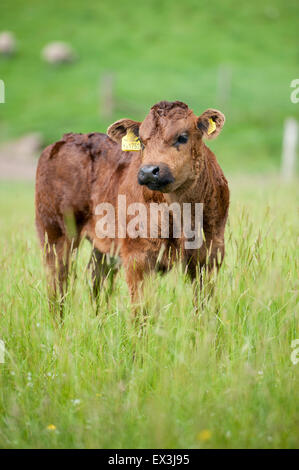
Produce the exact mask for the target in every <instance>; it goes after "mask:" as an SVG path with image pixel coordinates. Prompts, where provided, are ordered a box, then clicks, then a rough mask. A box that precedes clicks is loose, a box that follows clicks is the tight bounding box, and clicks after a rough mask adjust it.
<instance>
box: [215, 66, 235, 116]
mask: <svg viewBox="0 0 299 470" xmlns="http://www.w3.org/2000/svg"><path fill="white" fill-rule="evenodd" d="M231 81H232V69H231V67H229V66H228V65H224V64H220V65H219V69H218V83H217V103H219V107H220V108H222V109H223V110H227V106H228V103H229V99H230V95H231ZM217 106H218V105H217Z"/></svg>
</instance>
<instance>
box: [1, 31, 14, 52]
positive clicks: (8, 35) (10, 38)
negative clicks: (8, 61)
mask: <svg viewBox="0 0 299 470" xmlns="http://www.w3.org/2000/svg"><path fill="white" fill-rule="evenodd" d="M15 52H16V39H15V36H14V34H13V33H12V32H10V31H2V32H1V33H0V55H3V56H11V55H13V54H14V53H15Z"/></svg>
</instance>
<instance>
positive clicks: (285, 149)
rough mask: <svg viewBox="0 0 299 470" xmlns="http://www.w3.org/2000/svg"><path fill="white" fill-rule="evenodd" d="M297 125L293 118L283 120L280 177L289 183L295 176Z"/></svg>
mask: <svg viewBox="0 0 299 470" xmlns="http://www.w3.org/2000/svg"><path fill="white" fill-rule="evenodd" d="M297 142H298V124H297V122H296V120H295V119H294V118H288V119H286V120H285V124H284V132H283V142H282V166H281V176H282V178H283V179H284V180H285V181H290V180H291V179H292V177H293V176H294V174H295V165H296V147H297Z"/></svg>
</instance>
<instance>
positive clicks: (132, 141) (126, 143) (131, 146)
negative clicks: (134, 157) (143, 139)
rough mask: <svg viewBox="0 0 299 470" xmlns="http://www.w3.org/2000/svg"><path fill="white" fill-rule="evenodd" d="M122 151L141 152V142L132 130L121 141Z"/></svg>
mask: <svg viewBox="0 0 299 470" xmlns="http://www.w3.org/2000/svg"><path fill="white" fill-rule="evenodd" d="M121 149H122V150H123V151H126V152H129V151H131V150H141V145H140V140H139V138H138V137H136V135H135V134H134V132H133V131H132V130H131V129H129V130H128V131H127V134H126V135H125V136H124V137H123V138H122V139H121Z"/></svg>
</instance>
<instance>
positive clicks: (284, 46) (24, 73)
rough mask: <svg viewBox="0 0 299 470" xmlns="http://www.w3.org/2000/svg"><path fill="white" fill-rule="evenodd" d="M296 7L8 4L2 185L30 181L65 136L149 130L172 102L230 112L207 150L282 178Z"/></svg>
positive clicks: (298, 55) (226, 165) (231, 0)
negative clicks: (47, 150)
mask: <svg viewBox="0 0 299 470" xmlns="http://www.w3.org/2000/svg"><path fill="white" fill-rule="evenodd" d="M298 5H299V4H298V2H297V1H296V0H271V1H270V0H266V1H264V2H261V1H258V0H252V1H251V2H242V3H240V2H239V1H237V0H226V1H225V2H224V1H215V2H213V1H212V2H211V1H208V0H184V1H180V0H147V1H141V0H138V1H136V0H131V1H130V2H124V1H123V0H114V1H113V2H111V1H109V0H101V1H98V0H86V1H85V2H82V1H79V0H64V1H63V2H62V1H58V0H52V1H51V2H46V1H41V0H27V1H26V2H24V1H23V0H4V1H3V0H2V2H1V6H0V80H3V83H4V85H5V103H1V104H0V165H1V166H0V168H1V176H2V178H8V179H11V178H14V177H17V178H22V177H24V178H31V177H32V174H34V171H33V167H34V164H32V161H31V154H34V155H37V154H38V153H39V151H40V148H41V147H43V146H45V145H47V144H49V143H51V142H53V141H55V140H57V139H59V138H60V136H61V135H62V134H63V133H65V132H70V131H72V132H92V131H99V132H105V131H106V129H107V126H108V125H109V124H110V123H111V122H113V121H115V120H116V119H119V118H121V117H130V118H132V119H136V120H142V119H143V118H144V116H145V115H146V113H147V112H148V111H149V108H150V107H151V106H152V105H153V104H154V103H156V102H158V101H160V100H162V99H163V100H170V101H172V100H181V101H184V102H186V103H187V104H188V105H189V106H190V107H191V108H192V109H193V110H194V112H195V113H197V114H200V113H201V112H202V111H204V110H205V109H206V108H208V107H215V108H218V109H220V110H222V111H223V112H224V113H225V115H226V118H227V121H226V125H225V127H224V130H223V132H222V134H221V136H220V137H219V138H218V139H216V140H215V141H213V142H209V145H210V147H211V148H212V149H213V150H214V151H215V152H216V154H217V157H218V160H219V162H220V164H221V166H222V167H223V169H224V171H225V172H228V173H229V174H232V173H242V174H243V173H254V174H256V173H262V174H264V173H277V172H279V171H280V167H281V155H282V145H283V132H284V125H285V120H286V119H287V118H289V117H293V118H295V119H297V120H298V117H299V116H298V114H299V104H295V103H292V101H291V99H290V95H291V93H292V91H293V89H292V88H291V86H290V85H291V82H292V81H293V80H294V79H296V78H297V77H299V71H298V62H299V49H298V12H299V7H298ZM298 97H299V94H298ZM3 101H4V100H3ZM13 161H15V164H14V163H13Z"/></svg>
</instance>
